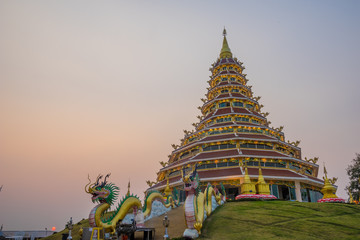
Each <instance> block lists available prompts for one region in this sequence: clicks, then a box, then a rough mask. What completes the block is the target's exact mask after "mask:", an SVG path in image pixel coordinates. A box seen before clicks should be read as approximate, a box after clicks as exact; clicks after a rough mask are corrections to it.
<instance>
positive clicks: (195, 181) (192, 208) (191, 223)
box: [181, 165, 226, 238]
mask: <svg viewBox="0 0 360 240" xmlns="http://www.w3.org/2000/svg"><path fill="white" fill-rule="evenodd" d="M181 174H182V181H183V182H184V190H185V191H186V192H187V197H186V200H185V204H184V209H185V222H186V227H187V229H186V230H185V232H184V234H183V236H184V237H188V238H196V237H198V235H199V234H200V233H201V228H202V223H203V221H204V218H205V216H204V213H205V212H206V216H209V215H210V214H211V212H212V211H213V209H212V196H214V197H215V200H216V202H217V204H218V205H221V204H222V203H223V202H224V201H225V199H226V198H225V188H224V186H223V185H222V184H220V185H221V190H222V193H223V194H221V193H220V192H219V191H218V190H217V189H216V188H215V189H214V188H213V187H212V186H211V185H210V184H208V185H207V187H206V189H205V191H204V193H203V192H201V190H200V179H199V175H198V174H197V165H195V166H194V167H193V169H192V171H191V172H190V173H188V174H187V175H186V174H185V169H184V168H183V169H182V171H181Z"/></svg>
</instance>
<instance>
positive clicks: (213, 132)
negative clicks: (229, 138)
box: [209, 131, 220, 135]
mask: <svg viewBox="0 0 360 240" xmlns="http://www.w3.org/2000/svg"><path fill="white" fill-rule="evenodd" d="M215 134H220V131H211V132H209V135H215Z"/></svg>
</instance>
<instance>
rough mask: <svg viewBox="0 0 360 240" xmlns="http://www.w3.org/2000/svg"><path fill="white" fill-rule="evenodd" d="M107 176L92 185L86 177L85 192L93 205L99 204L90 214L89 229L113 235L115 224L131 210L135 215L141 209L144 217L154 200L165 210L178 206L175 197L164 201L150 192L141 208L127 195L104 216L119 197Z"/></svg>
mask: <svg viewBox="0 0 360 240" xmlns="http://www.w3.org/2000/svg"><path fill="white" fill-rule="evenodd" d="M109 176H110V174H108V175H106V176H105V178H104V181H103V182H101V181H100V180H101V179H102V176H101V175H99V176H98V177H97V179H96V181H95V182H94V183H91V180H90V177H88V179H89V183H88V184H87V185H86V186H85V192H86V193H89V194H91V195H92V198H91V200H92V201H93V202H94V203H95V202H97V203H99V204H98V205H96V206H95V207H94V208H93V209H92V210H91V212H90V215H89V223H90V227H100V228H104V229H105V231H106V232H111V233H113V234H114V233H115V227H116V224H117V223H118V222H120V221H122V220H123V219H124V217H125V216H126V215H127V214H128V213H129V212H131V210H133V213H134V215H136V212H137V210H138V209H142V211H143V213H144V217H146V216H148V215H149V214H150V212H151V206H152V202H153V201H155V200H157V201H160V202H161V203H162V204H163V205H164V206H165V207H166V208H168V207H170V206H171V207H176V206H178V204H179V200H178V197H177V195H175V196H174V195H170V196H168V197H167V200H166V201H165V200H164V199H163V196H162V194H161V193H160V192H158V191H151V192H149V193H147V195H146V197H145V202H144V207H142V204H141V201H140V199H139V198H138V197H137V196H135V195H132V194H130V193H129V194H127V195H126V196H125V197H123V198H122V200H121V201H120V203H119V204H118V206H117V207H116V208H115V210H114V211H113V213H112V214H111V213H109V214H107V215H106V216H105V213H107V211H108V210H109V208H110V206H111V205H113V204H114V203H115V201H116V199H117V197H118V195H119V188H118V187H117V186H115V185H114V184H113V183H108V182H107V179H108V177H109Z"/></svg>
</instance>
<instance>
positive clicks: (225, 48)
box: [220, 28, 232, 58]
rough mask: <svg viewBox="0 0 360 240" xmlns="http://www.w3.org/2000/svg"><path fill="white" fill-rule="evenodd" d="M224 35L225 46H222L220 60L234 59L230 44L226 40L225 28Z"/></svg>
mask: <svg viewBox="0 0 360 240" xmlns="http://www.w3.org/2000/svg"><path fill="white" fill-rule="evenodd" d="M223 35H224V40H223V45H222V48H221V52H220V58H232V53H231V50H230V48H229V44H228V42H227V40H226V29H225V28H224V31H223Z"/></svg>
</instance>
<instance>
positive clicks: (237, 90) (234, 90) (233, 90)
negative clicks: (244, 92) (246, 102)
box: [231, 89, 240, 93]
mask: <svg viewBox="0 0 360 240" xmlns="http://www.w3.org/2000/svg"><path fill="white" fill-rule="evenodd" d="M231 92H237V93H238V92H240V90H239V89H232V90H231Z"/></svg>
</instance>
